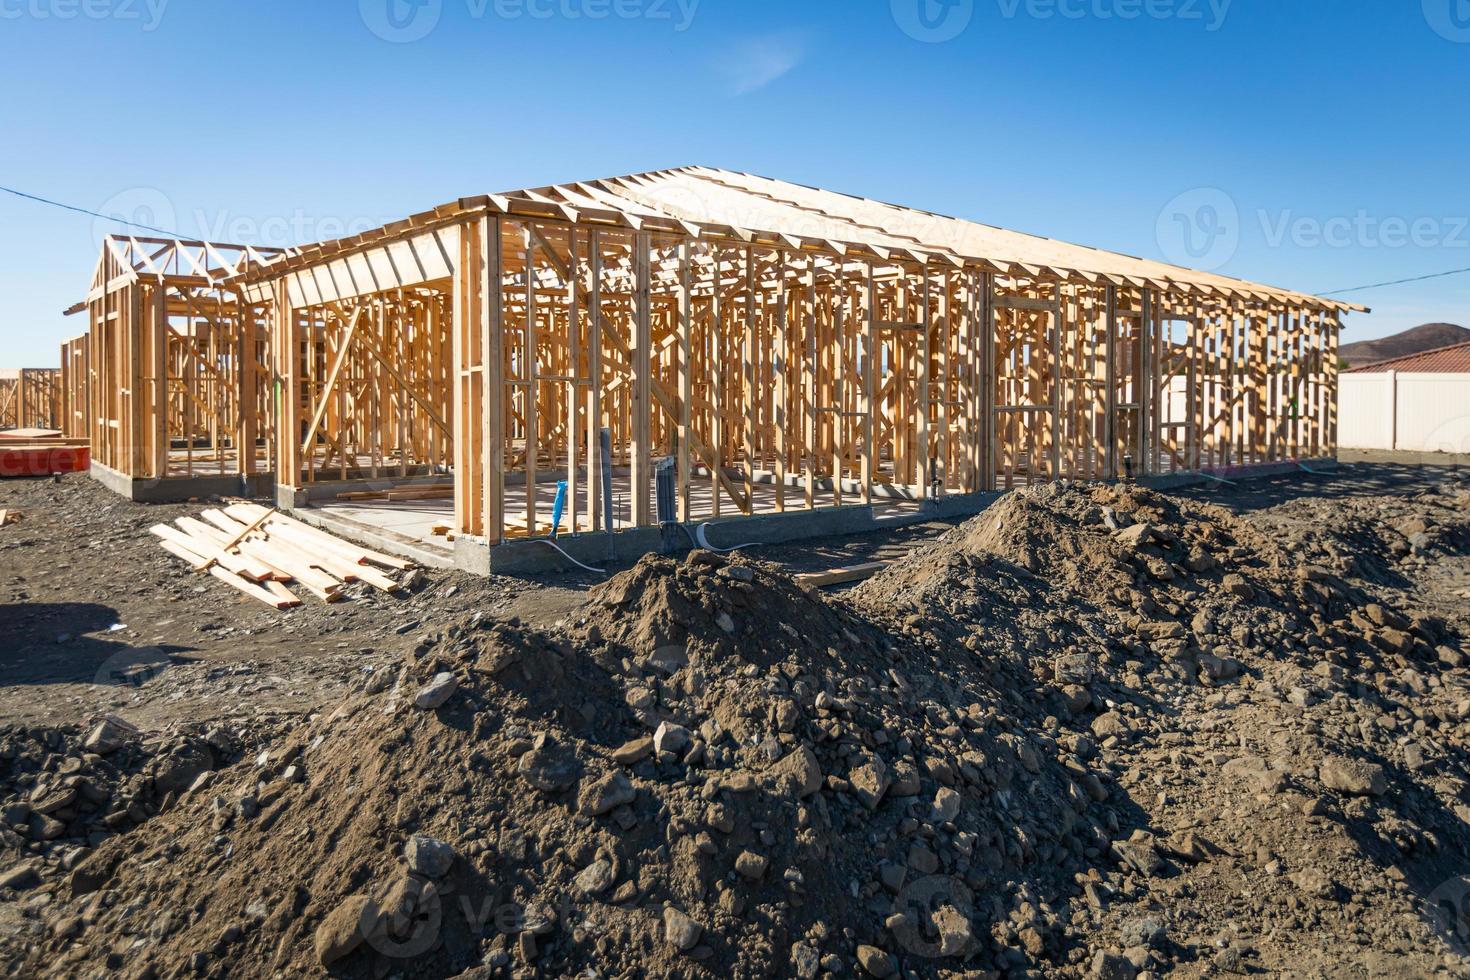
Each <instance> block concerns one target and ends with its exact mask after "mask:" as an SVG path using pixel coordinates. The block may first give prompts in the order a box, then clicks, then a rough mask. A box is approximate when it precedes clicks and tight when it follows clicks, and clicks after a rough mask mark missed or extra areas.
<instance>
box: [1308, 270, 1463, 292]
mask: <svg viewBox="0 0 1470 980" xmlns="http://www.w3.org/2000/svg"><path fill="white" fill-rule="evenodd" d="M1466 272H1470V269H1451V270H1450V271H1449V272H1435V273H1431V274H1430V275H1427V276H1415V277H1413V278H1412V279H1395V280H1394V281H1393V282H1375V283H1373V284H1371V285H1368V286H1353V287H1352V288H1350V289H1334V290H1333V291H1332V292H1330V293H1318V294H1317V295H1318V296H1341V295H1342V294H1343V293H1360V292H1362V291H1363V290H1365V289H1382V288H1383V287H1384V286H1402V285H1404V284H1405V283H1410V282H1423V281H1424V280H1426V279H1443V278H1444V277H1445V276H1458V275H1463V274H1464V273H1466Z"/></svg>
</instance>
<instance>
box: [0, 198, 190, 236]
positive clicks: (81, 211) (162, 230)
mask: <svg viewBox="0 0 1470 980" xmlns="http://www.w3.org/2000/svg"><path fill="white" fill-rule="evenodd" d="M0 191H4V192H5V193H7V194H14V195H15V196H16V197H23V198H25V199H26V200H29V201H39V202H40V203H42V204H49V205H51V206H52V207H53V208H64V209H65V210H67V211H75V212H77V213H78V214H86V215H91V216H92V217H94V218H101V219H102V220H103V221H115V222H117V223H118V224H120V225H131V226H132V227H134V228H142V229H143V230H144V231H154V232H157V233H158V234H160V235H167V236H168V237H169V238H187V237H189V236H187V235H181V234H179V233H178V232H176V231H169V230H167V229H166V228H155V227H153V226H152V225H144V224H139V223H138V222H136V221H129V220H127V219H126V218H119V217H117V216H115V215H111V214H101V213H99V212H97V211H88V210H87V209H86V208H79V207H77V206H76V205H74V204H63V203H61V202H60V201H53V200H51V199H50V198H45V197H37V196H36V195H35V194H27V193H26V192H25V191H18V190H16V189H15V188H13V187H3V186H0Z"/></svg>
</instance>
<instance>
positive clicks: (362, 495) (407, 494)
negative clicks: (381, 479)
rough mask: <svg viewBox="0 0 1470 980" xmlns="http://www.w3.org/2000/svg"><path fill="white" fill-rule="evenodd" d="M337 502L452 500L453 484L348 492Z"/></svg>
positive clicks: (417, 485)
mask: <svg viewBox="0 0 1470 980" xmlns="http://www.w3.org/2000/svg"><path fill="white" fill-rule="evenodd" d="M337 499H338V500H453V499H454V484H452V483H444V484H413V485H409V486H403V487H395V488H393V489H391V490H348V491H345V492H343V493H339V494H337Z"/></svg>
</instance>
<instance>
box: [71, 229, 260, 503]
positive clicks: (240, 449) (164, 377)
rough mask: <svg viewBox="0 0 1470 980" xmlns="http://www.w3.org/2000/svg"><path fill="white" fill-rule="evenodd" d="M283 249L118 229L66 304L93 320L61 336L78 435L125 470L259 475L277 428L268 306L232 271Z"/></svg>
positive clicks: (157, 474) (139, 475)
mask: <svg viewBox="0 0 1470 980" xmlns="http://www.w3.org/2000/svg"><path fill="white" fill-rule="evenodd" d="M278 254H279V250H276V249H269V248H256V247H251V246H244V245H223V244H216V243H211V242H197V241H181V240H176V239H166V238H147V237H133V236H123V235H111V236H108V237H107V238H106V239H104V240H103V245H102V254H101V256H100V258H99V259H98V262H97V265H96V267H95V270H94V272H93V276H92V283H91V288H90V290H89V292H88V294H87V297H86V299H85V300H84V301H82V302H81V303H78V304H77V305H75V306H73V307H72V308H71V309H70V310H68V311H67V312H68V313H81V312H85V313H86V314H87V321H88V329H87V332H86V333H85V334H84V335H83V336H81V337H78V338H76V339H74V340H71V341H68V342H67V343H66V344H64V345H63V347H62V364H63V367H62V371H63V373H64V382H63V385H62V387H63V389H64V390H65V393H66V398H65V401H66V406H67V408H66V415H67V418H66V420H65V421H66V426H65V427H66V430H67V434H68V435H74V436H77V437H86V438H88V439H90V440H91V447H92V465H93V469H94V472H96V471H97V470H98V469H99V468H100V469H101V470H102V471H103V472H104V473H107V474H110V475H112V476H114V477H115V478H116V479H117V480H120V481H125V482H126V481H132V482H134V483H144V484H157V483H158V482H160V481H166V480H170V479H182V480H189V479H193V478H198V477H205V478H208V477H213V478H223V479H224V480H226V481H229V480H238V478H240V477H247V478H248V477H254V476H256V475H258V474H260V473H261V472H262V471H263V470H266V471H268V469H269V464H268V460H269V458H270V450H269V444H268V440H269V437H270V435H271V433H272V431H273V424H272V421H271V416H272V414H273V409H272V405H271V387H270V373H269V370H268V366H267V364H266V361H265V353H266V338H265V335H264V334H263V333H261V331H260V328H261V326H262V323H263V317H264V310H263V309H262V308H261V307H260V306H259V305H257V304H253V303H250V302H246V301H244V300H243V299H242V297H241V296H240V293H239V291H238V289H237V288H235V287H233V286H227V285H225V284H224V281H225V280H226V279H227V278H229V277H232V276H237V275H240V274H243V273H245V272H247V271H248V270H249V269H251V268H253V267H256V266H259V265H261V264H263V263H264V262H265V261H266V260H267V259H269V258H272V257H275V256H277V255H278Z"/></svg>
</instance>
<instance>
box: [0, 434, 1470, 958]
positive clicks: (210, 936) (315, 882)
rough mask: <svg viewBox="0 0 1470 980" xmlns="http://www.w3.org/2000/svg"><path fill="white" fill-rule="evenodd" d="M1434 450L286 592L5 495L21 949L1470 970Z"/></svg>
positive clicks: (1460, 652) (66, 504)
mask: <svg viewBox="0 0 1470 980" xmlns="http://www.w3.org/2000/svg"><path fill="white" fill-rule="evenodd" d="M1344 459H1345V460H1348V459H1349V457H1348V455H1347V454H1344ZM1434 462H1435V463H1438V464H1440V465H1422V463H1423V461H1421V460H1417V459H1387V460H1384V459H1375V460H1374V461H1371V462H1370V461H1363V462H1348V463H1347V465H1344V466H1342V467H1341V468H1339V469H1338V470H1336V471H1335V472H1332V473H1328V474H1301V475H1300V476H1298V477H1293V478H1290V479H1280V480H1270V481H1258V482H1251V483H1242V484H1240V485H1238V486H1233V487H1232V486H1224V485H1215V486H1211V487H1208V488H1201V489H1195V490H1190V491H1185V492H1179V493H1173V494H1159V493H1152V492H1149V491H1145V490H1142V489H1138V488H1132V487H1126V486H1121V487H1109V486H1101V485H1088V486H1064V485H1059V486H1049V487H1043V488H1038V489H1037V490H1034V491H1027V492H1024V493H1017V494H1013V495H1011V496H1009V497H1007V498H1004V499H1003V500H1002V501H1001V502H1000V503H999V504H997V505H996V506H994V507H992V508H991V510H989V511H987V512H985V513H983V514H981V515H979V516H978V517H976V518H974V519H973V520H971V521H968V522H963V523H961V522H939V521H936V522H933V523H929V524H922V525H918V526H915V527H910V528H906V529H899V530H895V531H890V532H885V533H883V534H877V535H865V536H857V537H852V538H843V539H833V540H829V541H823V542H818V543H816V544H810V543H805V544H791V545H786V546H781V547H770V548H761V549H755V550H752V551H751V552H750V553H749V554H748V555H746V554H739V555H735V556H720V555H714V554H710V553H706V552H695V553H692V554H689V555H685V556H673V557H669V558H660V557H650V558H646V559H644V560H643V561H641V562H640V563H638V565H637V566H635V567H633V568H631V569H621V570H617V569H613V570H610V571H613V572H615V573H616V574H614V575H613V576H612V577H611V578H610V579H605V578H604V577H602V576H596V575H591V574H587V573H577V574H566V575H547V576H543V577H540V578H537V579H527V578H504V577H492V578H489V579H481V578H475V577H471V576H465V575H460V574H456V573H445V572H435V571H430V572H427V573H426V574H425V575H423V576H422V581H420V582H419V583H418V584H417V585H416V586H415V587H414V589H412V590H411V591H409V592H406V593H401V594H399V595H396V596H395V595H385V594H382V593H378V592H371V591H368V590H366V589H364V590H362V591H360V592H354V593H353V594H352V596H351V597H350V599H349V600H348V601H345V602H341V603H336V604H332V605H326V604H322V603H317V602H314V601H308V602H307V603H306V604H305V605H303V606H302V607H300V608H298V609H295V610H291V611H288V612H278V611H275V610H272V609H269V608H267V607H265V606H264V605H262V604H260V603H257V602H255V601H253V600H250V599H248V598H242V597H240V596H239V595H238V594H236V593H234V592H232V591H231V590H230V589H228V588H227V587H225V586H223V585H221V584H220V583H218V582H216V581H214V580H212V579H210V578H208V577H205V576H198V575H193V574H191V573H190V572H189V570H188V569H187V567H186V566H185V565H184V564H183V563H182V562H180V561H179V560H178V559H175V558H173V557H172V556H170V555H168V554H166V553H164V552H163V551H162V550H160V549H159V548H158V547H157V544H156V539H155V538H154V537H153V536H152V535H150V534H149V533H148V531H147V529H148V527H149V526H151V525H152V524H154V523H157V522H160V521H168V520H171V519H172V518H173V517H175V516H178V515H181V514H186V513H196V512H197V511H198V510H199V509H200V508H201V507H202V506H204V505H203V504H199V505H177V506H143V505H134V504H131V503H128V502H125V501H122V500H121V499H120V498H117V497H114V496H112V495H110V494H108V493H107V492H105V491H103V490H102V489H101V488H100V487H98V486H96V485H95V484H93V483H92V482H91V481H89V480H87V479H86V478H85V477H68V478H64V479H62V480H61V481H60V482H52V481H8V482H5V483H3V484H0V508H12V509H18V510H19V511H21V512H22V513H23V514H24V517H23V518H22V520H21V521H20V522H19V523H17V524H14V525H11V526H8V527H5V528H0V668H3V681H0V809H3V820H0V962H4V963H7V964H8V965H10V967H11V971H12V972H14V973H16V974H17V975H25V976H29V975H54V976H103V975H119V976H130V977H144V976H160V977H162V976H193V975H197V976H219V977H224V976H271V975H279V976H294V975H300V974H315V975H321V974H333V975H342V976H363V977H369V976H371V977H375V978H377V977H384V976H388V975H400V976H423V977H448V976H456V975H466V976H475V977H481V976H483V977H493V976H511V975H516V976H537V975H544V976H567V975H586V976H609V977H611V976H630V977H631V976H689V977H708V976H717V975H723V976H736V977H758V976H798V977H816V976H827V975H830V976H852V975H859V976H875V977H884V976H899V975H903V976H923V977H929V976H933V977H939V976H973V977H986V976H993V977H998V976H1006V977H1012V976H1014V977H1021V976H1058V977H1091V976H1097V977H1108V978H1112V977H1123V978H1134V977H1158V976H1178V977H1204V976H1225V975H1233V974H1240V975H1246V974H1258V975H1281V976H1297V977H1317V976H1343V977H1376V976H1383V977H1399V976H1413V977H1418V976H1436V975H1442V976H1467V975H1470V969H1467V962H1470V961H1467V960H1466V959H1465V954H1467V953H1470V948H1467V945H1466V943H1467V940H1470V929H1467V925H1466V921H1465V920H1463V919H1461V918H1457V914H1458V915H1463V914H1464V913H1465V912H1467V911H1470V879H1462V878H1461V877H1460V876H1462V875H1465V874H1467V873H1470V781H1467V780H1470V777H1467V776H1466V772H1467V758H1470V753H1467V749H1470V675H1467V669H1466V659H1465V658H1466V653H1467V646H1466V637H1467V636H1470V480H1467V479H1466V477H1467V475H1470V471H1466V470H1462V469H1460V468H1459V467H1458V466H1456V465H1454V464H1455V462H1457V461H1447V460H1436V461H1434ZM874 557H881V558H884V559H893V562H892V564H890V566H889V567H888V568H887V569H885V570H884V571H883V572H882V573H880V574H879V575H878V576H876V577H875V578H873V579H871V580H869V581H867V582H865V583H862V584H860V585H857V586H855V587H851V588H847V589H842V590H834V591H828V592H821V593H819V592H815V591H810V590H803V589H800V588H798V587H796V586H794V585H793V584H792V582H791V579H790V578H789V574H790V573H791V572H793V571H797V570H811V569H816V568H825V567H832V566H837V565H843V564H848V563H852V562H857V561H865V560H872V558H874Z"/></svg>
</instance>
